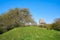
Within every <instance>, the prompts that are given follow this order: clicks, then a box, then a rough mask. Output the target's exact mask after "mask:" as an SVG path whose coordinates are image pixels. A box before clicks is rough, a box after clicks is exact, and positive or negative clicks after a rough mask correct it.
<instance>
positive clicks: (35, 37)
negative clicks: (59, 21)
mask: <svg viewBox="0 0 60 40" xmlns="http://www.w3.org/2000/svg"><path fill="white" fill-rule="evenodd" d="M59 33H60V32H58V31H54V30H47V29H45V28H40V27H19V28H15V29H13V30H11V31H9V32H6V33H4V34H2V35H0V40H60V34H59Z"/></svg>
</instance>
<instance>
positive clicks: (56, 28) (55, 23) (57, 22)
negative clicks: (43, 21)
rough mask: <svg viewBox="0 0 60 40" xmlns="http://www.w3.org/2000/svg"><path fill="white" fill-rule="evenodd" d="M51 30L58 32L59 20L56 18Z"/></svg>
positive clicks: (59, 28)
mask: <svg viewBox="0 0 60 40" xmlns="http://www.w3.org/2000/svg"><path fill="white" fill-rule="evenodd" d="M52 29H54V30H58V31H60V18H57V19H56V20H55V21H54V23H53V24H52Z"/></svg>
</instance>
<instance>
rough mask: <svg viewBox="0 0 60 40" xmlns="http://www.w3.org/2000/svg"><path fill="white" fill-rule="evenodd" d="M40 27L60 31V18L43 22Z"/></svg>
mask: <svg viewBox="0 0 60 40" xmlns="http://www.w3.org/2000/svg"><path fill="white" fill-rule="evenodd" d="M39 27H42V28H47V29H53V30H57V31H60V18H56V19H55V20H54V22H53V23H51V24H43V25H39Z"/></svg>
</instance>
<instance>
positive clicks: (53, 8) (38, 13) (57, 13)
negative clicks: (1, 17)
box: [0, 0, 60, 23]
mask: <svg viewBox="0 0 60 40" xmlns="http://www.w3.org/2000/svg"><path fill="white" fill-rule="evenodd" d="M13 8H28V9H29V11H30V13H31V14H32V16H33V18H34V20H35V21H36V22H38V21H39V19H40V18H42V19H44V20H45V21H46V22H47V23H52V22H53V20H54V19H55V18H60V1H59V0H0V14H2V13H5V12H7V11H8V10H10V9H13Z"/></svg>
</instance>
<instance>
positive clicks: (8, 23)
mask: <svg viewBox="0 0 60 40" xmlns="http://www.w3.org/2000/svg"><path fill="white" fill-rule="evenodd" d="M26 24H27V25H28V24H33V25H34V24H36V22H35V21H34V20H33V18H32V15H31V14H30V12H29V10H28V9H27V8H23V9H20V8H15V9H11V10H9V11H8V12H7V13H4V14H2V15H0V34H1V33H4V32H6V31H8V30H11V29H13V28H15V27H24V26H26Z"/></svg>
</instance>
